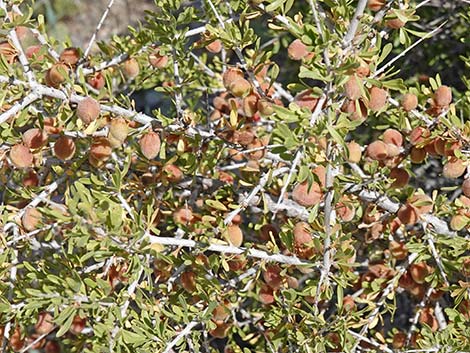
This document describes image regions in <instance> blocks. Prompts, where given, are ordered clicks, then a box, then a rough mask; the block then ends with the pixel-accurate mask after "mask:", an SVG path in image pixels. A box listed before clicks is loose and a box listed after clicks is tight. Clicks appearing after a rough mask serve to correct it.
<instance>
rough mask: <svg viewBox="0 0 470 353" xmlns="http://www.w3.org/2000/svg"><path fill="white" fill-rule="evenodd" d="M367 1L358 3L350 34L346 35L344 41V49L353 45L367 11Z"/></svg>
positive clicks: (350, 26) (361, 0)
mask: <svg viewBox="0 0 470 353" xmlns="http://www.w3.org/2000/svg"><path fill="white" fill-rule="evenodd" d="M367 1H368V0H359V2H358V3H357V7H356V11H355V12H354V15H353V18H352V20H351V23H350V24H349V29H348V32H347V33H346V35H345V36H344V39H343V48H347V47H348V46H349V45H350V44H351V42H352V40H353V38H354V36H355V35H356V32H357V27H358V26H359V21H360V18H361V16H362V14H363V13H364V10H365V9H366V5H367Z"/></svg>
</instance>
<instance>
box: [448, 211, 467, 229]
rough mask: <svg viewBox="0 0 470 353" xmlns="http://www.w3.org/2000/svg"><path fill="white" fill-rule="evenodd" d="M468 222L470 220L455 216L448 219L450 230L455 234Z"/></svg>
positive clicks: (460, 215)
mask: <svg viewBox="0 0 470 353" xmlns="http://www.w3.org/2000/svg"><path fill="white" fill-rule="evenodd" d="M469 221H470V219H469V218H468V217H467V216H465V215H462V214H456V215H454V216H452V218H451V219H450V228H451V229H452V230H455V231H456V232H458V231H461V230H462V229H464V228H465V227H466V226H467V225H468V223H469Z"/></svg>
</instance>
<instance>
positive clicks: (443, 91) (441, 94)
mask: <svg viewBox="0 0 470 353" xmlns="http://www.w3.org/2000/svg"><path fill="white" fill-rule="evenodd" d="M433 100H434V103H435V104H436V105H437V106H438V107H447V106H448V105H449V104H450V103H452V90H451V89H450V87H448V86H441V87H439V88H438V89H437V90H436V92H434V97H433Z"/></svg>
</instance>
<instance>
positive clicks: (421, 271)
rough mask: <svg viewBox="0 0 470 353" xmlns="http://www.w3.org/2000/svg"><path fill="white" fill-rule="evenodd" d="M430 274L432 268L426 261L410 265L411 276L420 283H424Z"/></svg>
mask: <svg viewBox="0 0 470 353" xmlns="http://www.w3.org/2000/svg"><path fill="white" fill-rule="evenodd" d="M429 274H431V268H430V266H428V264H426V262H419V263H416V264H412V265H411V266H410V275H411V278H413V281H415V282H416V283H418V284H423V283H424V282H425V278H426V277H427V276H428V275H429Z"/></svg>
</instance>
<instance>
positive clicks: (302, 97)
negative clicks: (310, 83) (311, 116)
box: [294, 89, 318, 112]
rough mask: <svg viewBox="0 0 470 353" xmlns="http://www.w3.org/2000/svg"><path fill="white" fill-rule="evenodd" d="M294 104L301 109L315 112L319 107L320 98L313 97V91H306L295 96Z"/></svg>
mask: <svg viewBox="0 0 470 353" xmlns="http://www.w3.org/2000/svg"><path fill="white" fill-rule="evenodd" d="M294 103H295V104H297V105H298V106H299V107H300V108H307V109H308V110H310V111H311V112H313V111H314V110H315V108H316V106H317V103H318V98H316V97H314V96H313V95H312V90H310V89H306V90H304V91H302V92H300V93H298V94H297V95H296V96H295V98H294Z"/></svg>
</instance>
